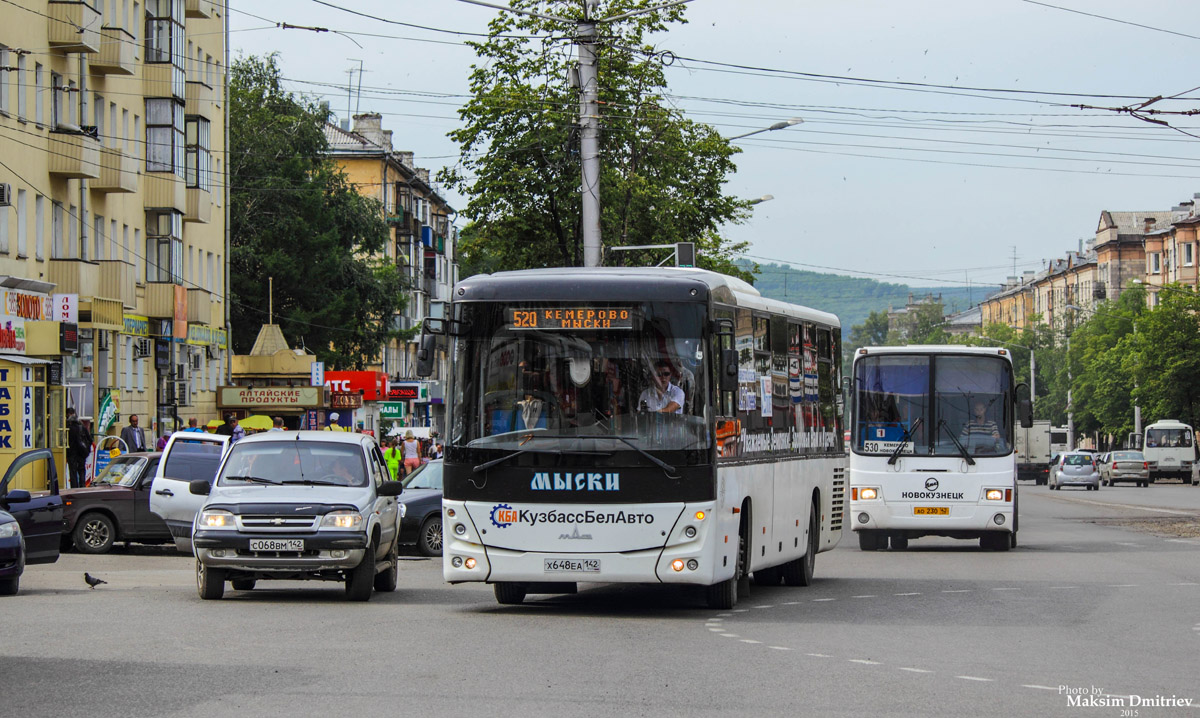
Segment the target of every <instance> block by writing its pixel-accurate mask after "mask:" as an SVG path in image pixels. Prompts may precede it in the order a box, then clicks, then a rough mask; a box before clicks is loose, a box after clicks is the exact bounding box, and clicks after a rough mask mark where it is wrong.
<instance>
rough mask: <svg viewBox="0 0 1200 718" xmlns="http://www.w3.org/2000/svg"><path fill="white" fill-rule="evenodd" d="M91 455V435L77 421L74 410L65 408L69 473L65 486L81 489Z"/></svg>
mask: <svg viewBox="0 0 1200 718" xmlns="http://www.w3.org/2000/svg"><path fill="white" fill-rule="evenodd" d="M91 453H92V433H91V432H90V431H88V429H87V427H86V426H84V425H83V424H82V423H81V422H80V421H79V417H78V416H77V415H76V414H75V410H74V409H72V408H71V407H67V468H68V469H69V471H70V474H69V476H68V479H67V482H68V484H67V485H68V486H70V487H71V488H72V489H81V488H83V485H84V482H85V476H86V475H87V470H86V466H87V460H88V455H89V454H91Z"/></svg>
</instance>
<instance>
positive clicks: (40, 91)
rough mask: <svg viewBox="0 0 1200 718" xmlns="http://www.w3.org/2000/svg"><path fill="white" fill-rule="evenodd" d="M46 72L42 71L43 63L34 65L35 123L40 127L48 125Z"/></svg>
mask: <svg viewBox="0 0 1200 718" xmlns="http://www.w3.org/2000/svg"><path fill="white" fill-rule="evenodd" d="M45 84H46V71H45V70H43V69H42V63H40V62H35V63H33V111H34V118H35V120H34V121H35V122H37V123H38V124H39V125H44V124H46V100H45V98H44V97H43V95H45V89H44V88H43V85H45Z"/></svg>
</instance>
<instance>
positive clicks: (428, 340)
mask: <svg viewBox="0 0 1200 718" xmlns="http://www.w3.org/2000/svg"><path fill="white" fill-rule="evenodd" d="M436 353H437V335H436V334H422V335H421V346H420V347H419V348H418V349H417V376H419V377H422V378H425V377H430V376H433V360H434V355H435V354H436Z"/></svg>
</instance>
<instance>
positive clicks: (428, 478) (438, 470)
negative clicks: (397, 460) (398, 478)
mask: <svg viewBox="0 0 1200 718" xmlns="http://www.w3.org/2000/svg"><path fill="white" fill-rule="evenodd" d="M404 488H406V489H437V490H438V491H441V490H442V462H440V461H431V462H429V463H428V464H425V466H423V467H421V468H420V470H418V471H417V472H415V473H414V474H413V475H412V476H409V477H408V478H407V479H405V480H404Z"/></svg>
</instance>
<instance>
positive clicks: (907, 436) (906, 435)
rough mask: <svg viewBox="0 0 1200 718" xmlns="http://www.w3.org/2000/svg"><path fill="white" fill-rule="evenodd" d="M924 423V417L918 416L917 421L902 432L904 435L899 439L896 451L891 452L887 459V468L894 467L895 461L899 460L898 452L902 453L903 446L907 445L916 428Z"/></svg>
mask: <svg viewBox="0 0 1200 718" xmlns="http://www.w3.org/2000/svg"><path fill="white" fill-rule="evenodd" d="M924 421H925V417H923V416H918V417H917V420H916V421H914V422H913V423H912V424H910V425H909V427H908V428H907V429H905V430H904V435H903V436H901V437H900V445H899V446H897V447H896V450H895V451H893V452H892V455H891V456H889V457H888V466H895V464H896V459H899V458H900V452H901V451H904V445H905V444H907V443H908V440H909V439H911V438H912V435H913V432H914V431H916V430H917V427H918V426H920V425H921V424H922V422H924Z"/></svg>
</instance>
